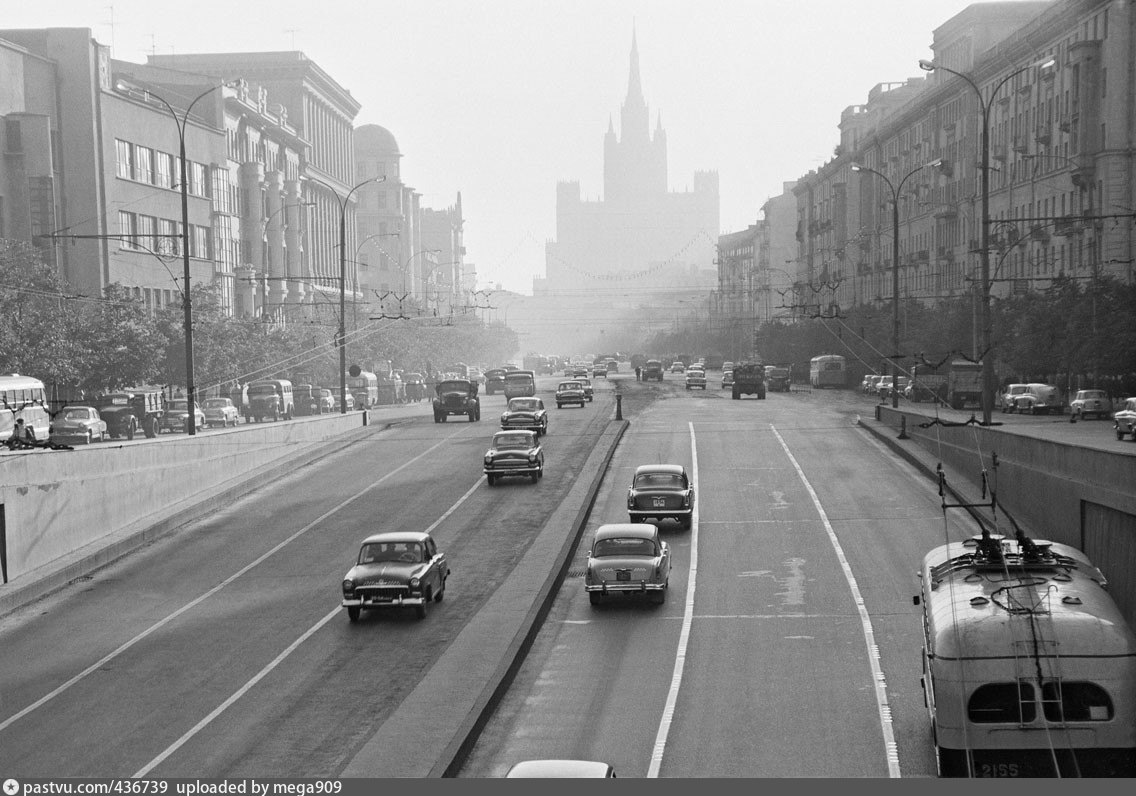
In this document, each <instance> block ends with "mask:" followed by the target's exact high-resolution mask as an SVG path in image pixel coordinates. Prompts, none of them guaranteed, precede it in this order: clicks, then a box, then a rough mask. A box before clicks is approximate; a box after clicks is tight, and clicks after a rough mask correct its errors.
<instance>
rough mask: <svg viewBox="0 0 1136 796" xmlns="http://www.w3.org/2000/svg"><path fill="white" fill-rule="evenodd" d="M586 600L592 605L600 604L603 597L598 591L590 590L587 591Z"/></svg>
mask: <svg viewBox="0 0 1136 796" xmlns="http://www.w3.org/2000/svg"><path fill="white" fill-rule="evenodd" d="M588 602H590V603H591V604H592V605H601V604H602V603H603V597H602V595H600V593H599V592H598V591H590V592H588Z"/></svg>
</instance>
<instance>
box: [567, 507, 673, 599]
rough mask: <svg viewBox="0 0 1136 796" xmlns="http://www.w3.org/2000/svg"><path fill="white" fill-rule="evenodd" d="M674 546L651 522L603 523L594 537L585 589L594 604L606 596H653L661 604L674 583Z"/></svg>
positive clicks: (585, 577) (589, 552)
mask: <svg viewBox="0 0 1136 796" xmlns="http://www.w3.org/2000/svg"><path fill="white" fill-rule="evenodd" d="M670 574H671V555H670V547H669V546H668V545H667V543H666V542H664V541H663V540H662V539H661V538H659V529H658V528H656V527H655V526H654V525H649V524H647V523H634V522H632V523H612V524H609V525H601V526H600V527H599V528H597V529H596V533H595V536H594V537H593V538H592V546H591V548H590V550H589V551H588V564H587V569H586V570H585V572H584V590H585V591H586V592H587V593H588V599H589V601H590V602H591V604H592V605H601V604H602V603H603V601H604V598H606V597H623V598H627V597H632V596H635V595H643V596H650V598H651V600H652V602H654V603H656V604H659V605H661V604H662V603H664V602H666V599H667V587H668V586H669V584H670Z"/></svg>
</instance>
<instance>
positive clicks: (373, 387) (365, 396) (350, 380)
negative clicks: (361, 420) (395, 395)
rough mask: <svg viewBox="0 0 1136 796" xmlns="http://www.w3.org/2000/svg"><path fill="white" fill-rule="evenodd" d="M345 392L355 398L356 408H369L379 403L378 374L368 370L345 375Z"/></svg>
mask: <svg viewBox="0 0 1136 796" xmlns="http://www.w3.org/2000/svg"><path fill="white" fill-rule="evenodd" d="M347 392H349V393H351V395H352V396H353V397H354V398H355V408H356V409H370V408H371V407H372V406H375V405H377V404H378V403H379V376H378V374H376V373H372V372H371V371H369V370H361V371H359V373H358V374H357V375H354V376H348V377H347Z"/></svg>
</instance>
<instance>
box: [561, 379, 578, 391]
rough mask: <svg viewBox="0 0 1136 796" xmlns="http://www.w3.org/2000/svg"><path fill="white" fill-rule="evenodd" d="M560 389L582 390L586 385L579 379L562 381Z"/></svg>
mask: <svg viewBox="0 0 1136 796" xmlns="http://www.w3.org/2000/svg"><path fill="white" fill-rule="evenodd" d="M558 389H561V390H582V389H584V385H582V384H580V382H578V381H564V382H561V383H560V387H559V388H558Z"/></svg>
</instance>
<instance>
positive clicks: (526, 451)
mask: <svg viewBox="0 0 1136 796" xmlns="http://www.w3.org/2000/svg"><path fill="white" fill-rule="evenodd" d="M484 465H485V466H484V468H483V470H482V472H483V473H485V480H486V481H487V482H488V483H489V486H495V485H496V484H497V482H498V481H499V480H500V479H502V478H511V477H525V478H528V479H530V480H531V481H532V482H533V483H534V484H535V483H536V482H537V481H539V480H540V479H541V478H544V449H543V448H542V447H541V446H540V442H539V441H537V434H536V432H535V431H520V430H517V431H498V432H497V433H496V434H494V435H493V440H492V441H491V442H490V443H489V450H487V451H486V452H485V459H484Z"/></svg>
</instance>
